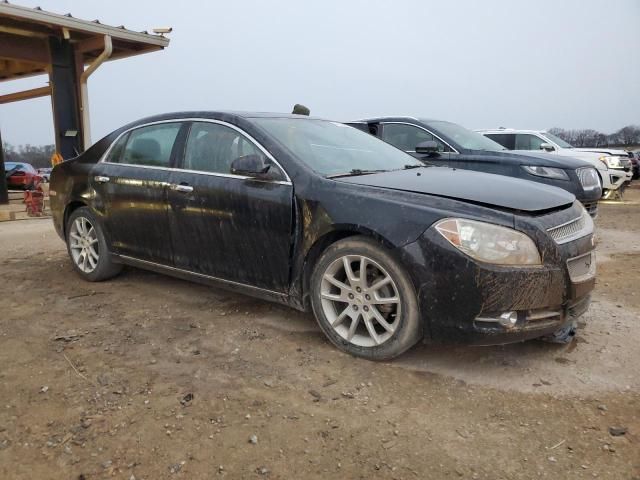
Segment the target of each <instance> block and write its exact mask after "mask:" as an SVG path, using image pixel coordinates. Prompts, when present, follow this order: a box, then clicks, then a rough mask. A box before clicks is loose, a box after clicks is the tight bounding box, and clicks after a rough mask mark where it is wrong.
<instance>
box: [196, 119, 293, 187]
mask: <svg viewBox="0 0 640 480" xmlns="http://www.w3.org/2000/svg"><path fill="white" fill-rule="evenodd" d="M248 155H255V156H260V157H263V158H264V160H265V162H266V163H269V161H268V159H267V158H266V157H265V155H264V153H262V151H261V150H260V149H259V148H258V147H257V146H256V145H255V144H254V143H253V142H252V141H251V140H249V139H248V138H247V137H245V136H244V135H243V134H242V133H240V132H239V131H237V130H235V129H233V128H230V127H227V126H225V125H220V124H217V123H209V122H195V123H194V124H193V125H192V126H191V130H190V131H189V137H188V140H187V147H186V150H185V154H184V168H185V169H186V170H196V171H199V172H211V173H224V174H230V173H231V164H232V163H233V161H234V160H235V159H237V158H240V157H244V156H248ZM270 172H271V173H272V174H273V175H275V176H276V177H278V178H279V177H281V176H282V175H281V174H280V173H279V172H278V171H277V167H276V166H275V165H272V167H271V170H270Z"/></svg>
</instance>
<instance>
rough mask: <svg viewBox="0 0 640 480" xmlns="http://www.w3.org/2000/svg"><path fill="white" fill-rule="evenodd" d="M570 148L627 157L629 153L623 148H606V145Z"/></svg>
mask: <svg viewBox="0 0 640 480" xmlns="http://www.w3.org/2000/svg"><path fill="white" fill-rule="evenodd" d="M572 150H575V151H578V152H594V153H601V154H602V153H604V154H607V155H618V156H620V157H628V156H629V154H628V153H627V152H626V151H624V150H618V149H615V148H607V147H593V148H572Z"/></svg>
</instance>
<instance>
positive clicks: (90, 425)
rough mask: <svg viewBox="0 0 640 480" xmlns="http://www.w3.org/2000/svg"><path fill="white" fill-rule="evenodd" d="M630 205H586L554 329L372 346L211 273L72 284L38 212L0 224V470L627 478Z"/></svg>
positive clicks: (633, 332)
mask: <svg viewBox="0 0 640 480" xmlns="http://www.w3.org/2000/svg"><path fill="white" fill-rule="evenodd" d="M639 212H640V189H632V190H630V191H629V192H628V193H627V195H626V201H625V202H623V203H607V204H604V205H602V206H601V210H600V217H599V218H598V221H597V223H598V227H599V231H598V239H599V243H598V255H599V256H598V268H599V272H598V283H597V287H596V291H595V295H594V302H593V305H592V307H591V309H590V310H589V312H588V314H587V315H585V317H584V318H583V321H582V322H581V327H582V328H581V329H580V332H579V334H578V337H577V340H576V341H574V342H573V343H572V344H571V345H569V346H554V345H549V344H544V343H541V342H538V341H531V342H527V343H524V344H517V345H510V346H504V347H485V348H479V347H476V348H471V347H462V346H460V347H443V346H419V347H417V348H414V349H413V350H411V351H410V352H408V353H407V354H406V355H404V356H403V357H401V358H399V359H397V360H396V361H393V362H388V363H373V362H368V361H364V360H359V359H355V358H352V357H349V356H347V355H345V354H342V353H340V352H338V351H337V350H335V349H334V348H332V347H331V346H330V345H329V343H328V342H327V341H325V339H324V338H323V336H322V335H321V333H320V331H319V329H318V328H317V326H316V325H315V323H314V320H313V319H312V317H311V316H309V315H305V314H301V313H299V312H296V311H293V310H290V309H287V308H285V307H281V306H278V305H274V304H269V303H266V302H263V301H259V300H255V299H251V298H248V297H244V296H241V295H236V294H232V293H228V292H225V291H223V290H218V289H213V288H207V287H203V286H200V285H195V284H191V283H188V282H184V281H181V280H176V279H173V278H169V277H164V276H161V275H156V274H154V273H149V272H143V271H140V270H134V269H127V270H126V271H125V272H124V273H123V274H122V275H121V276H119V277H118V278H116V279H114V280H112V281H109V282H105V283H100V284H89V283H85V282H83V281H82V280H80V279H79V277H78V276H77V275H75V273H74V272H73V271H72V269H71V266H70V264H69V261H68V259H67V257H66V252H65V249H64V245H63V243H62V242H61V241H60V240H59V239H58V237H57V236H56V235H55V233H54V231H53V228H52V226H51V222H50V221H49V220H27V221H19V222H5V223H0V246H1V248H0V272H1V274H2V276H1V278H2V280H3V288H2V296H1V298H0V365H1V366H2V368H1V369H0V478H3V479H5V478H6V479H34V478H38V479H40V478H43V479H44V478H46V479H94V478H119V479H126V480H131V479H149V480H156V479H165V478H166V479H180V478H183V479H201V478H202V479H212V478H229V479H236V478H271V479H297V478H304V479H313V478H322V479H327V478H339V479H343V478H354V479H357V478H362V479H365V478H366V479H371V478H385V479H386V478H390V479H425V478H433V479H440V478H443V479H447V478H452V479H458V478H462V479H476V478H478V479H528V478H536V479H537V478H549V479H583V478H594V477H595V478H604V479H636V480H637V479H640V373H638V372H639V371H640V348H638V345H637V343H638V339H639V338H640V324H639V321H638V313H639V312H640V235H639V233H640V215H639ZM616 428H619V429H622V431H625V430H626V433H625V434H622V435H620V433H621V431H620V430H616ZM614 434H616V435H614Z"/></svg>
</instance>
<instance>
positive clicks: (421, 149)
mask: <svg viewBox="0 0 640 480" xmlns="http://www.w3.org/2000/svg"><path fill="white" fill-rule="evenodd" d="M416 153H423V154H426V155H435V154H437V153H438V143H437V142H435V141H433V140H427V141H426V142H420V143H419V144H418V145H416Z"/></svg>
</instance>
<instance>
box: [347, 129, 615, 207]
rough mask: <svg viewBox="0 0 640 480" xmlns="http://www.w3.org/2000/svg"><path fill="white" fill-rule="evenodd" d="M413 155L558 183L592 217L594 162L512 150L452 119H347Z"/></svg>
mask: <svg viewBox="0 0 640 480" xmlns="http://www.w3.org/2000/svg"><path fill="white" fill-rule="evenodd" d="M349 125H351V126H353V127H356V128H359V129H360V130H363V131H366V132H369V133H371V134H373V135H375V136H377V137H379V138H381V139H382V140H384V141H386V142H388V143H390V144H392V145H394V146H396V147H398V148H399V149H401V150H403V151H405V152H407V153H409V154H411V155H413V156H414V157H416V158H418V159H420V160H423V161H426V162H429V163H432V164H434V165H443V166H445V165H446V166H450V167H455V168H464V169H467V170H477V171H480V172H486V173H495V174H498V175H507V176H509V177H516V178H523V179H525V180H532V181H534V182H539V183H545V184H547V185H553V186H554V187H560V188H562V189H564V190H567V191H569V192H571V193H573V194H574V195H575V196H576V198H577V199H578V200H579V201H580V202H582V204H583V205H584V206H585V208H586V209H587V211H588V212H589V214H590V215H591V216H592V217H595V216H596V215H597V206H598V200H599V199H600V197H601V196H602V186H601V184H600V179H599V177H598V172H597V171H596V169H595V168H593V166H592V165H590V164H589V163H587V162H584V161H582V160H577V159H574V158H571V157H561V158H559V157H558V156H557V155H551V154H548V153H534V152H531V153H527V154H522V153H513V152H510V151H508V150H507V149H505V148H504V147H503V146H502V145H500V144H498V143H496V142H494V141H493V140H490V139H488V138H487V137H485V136H483V135H480V134H479V133H476V132H472V131H471V130H467V129H466V128H464V127H462V126H460V125H457V124H455V123H451V122H444V121H441V120H425V119H418V118H413V117H385V118H373V119H368V120H359V121H356V122H349Z"/></svg>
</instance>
